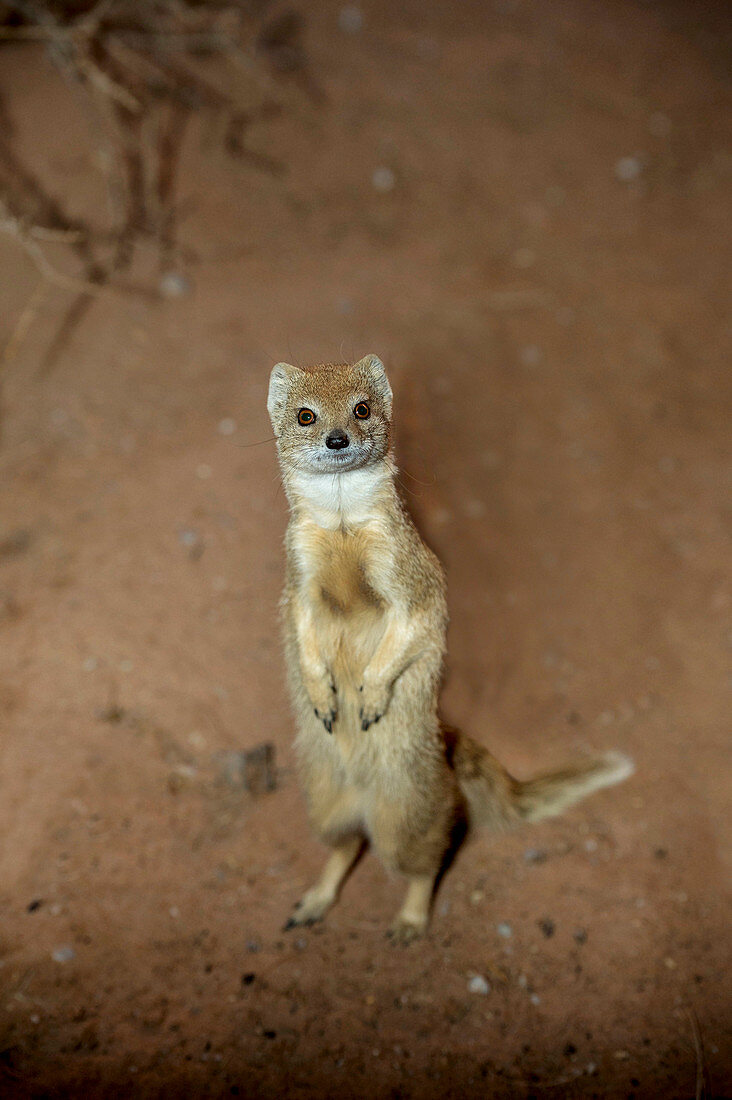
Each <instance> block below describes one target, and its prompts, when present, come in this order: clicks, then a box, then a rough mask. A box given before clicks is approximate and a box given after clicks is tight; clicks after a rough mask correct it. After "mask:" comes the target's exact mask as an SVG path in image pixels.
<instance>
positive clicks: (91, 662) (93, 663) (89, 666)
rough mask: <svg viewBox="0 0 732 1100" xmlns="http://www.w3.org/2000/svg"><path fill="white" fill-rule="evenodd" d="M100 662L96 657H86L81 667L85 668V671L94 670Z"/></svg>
mask: <svg viewBox="0 0 732 1100" xmlns="http://www.w3.org/2000/svg"><path fill="white" fill-rule="evenodd" d="M98 664H99V662H98V661H97V659H96V657H86V658H85V660H84V661H83V663H82V666H81V667H82V668H83V669H84V672H94V671H95V670H96V668H97V665H98Z"/></svg>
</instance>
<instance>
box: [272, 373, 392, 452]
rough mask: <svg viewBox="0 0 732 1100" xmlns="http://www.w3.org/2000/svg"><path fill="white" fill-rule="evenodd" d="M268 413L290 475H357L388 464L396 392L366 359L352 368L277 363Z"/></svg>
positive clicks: (384, 375)
mask: <svg viewBox="0 0 732 1100" xmlns="http://www.w3.org/2000/svg"><path fill="white" fill-rule="evenodd" d="M267 410H268V412H269V416H270V419H271V421H272V427H273V429H274V433H275V437H276V439H277V449H278V451H279V454H280V461H281V463H282V465H283V467H284V468H285V469H293V470H299V471H301V472H302V473H308V474H332V473H341V472H345V471H347V470H358V469H361V468H363V467H364V466H368V465H370V464H371V463H373V462H378V461H379V460H380V459H382V458H384V457H385V455H386V454H388V451H389V445H390V440H391V387H390V386H389V382H388V379H387V377H386V372H385V370H384V365H383V363H382V362H381V360H380V359H378V358H377V357H376V356H375V355H367V356H365V357H364V358H363V359H360V360H359V362H358V363H354V364H353V366H350V365H348V364H333V363H324V364H321V365H319V366H315V367H306V368H304V369H303V368H300V367H292V366H290V364H289V363H278V364H277V366H275V367H274V368H273V369H272V374H271V376H270V380H269V396H268V398H267Z"/></svg>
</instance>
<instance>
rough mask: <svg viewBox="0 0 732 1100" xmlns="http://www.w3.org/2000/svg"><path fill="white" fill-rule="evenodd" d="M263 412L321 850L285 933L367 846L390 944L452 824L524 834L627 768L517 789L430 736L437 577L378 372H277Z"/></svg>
mask: <svg viewBox="0 0 732 1100" xmlns="http://www.w3.org/2000/svg"><path fill="white" fill-rule="evenodd" d="M267 408H268V411H269V415H270V418H271V420H272V426H273V428H274V433H275V438H276V440H277V450H278V453H279V459H280V465H281V468H282V478H283V482H284V487H285V492H286V493H287V498H288V501H289V504H290V509H291V519H290V523H289V526H288V529H287V536H286V542H285V545H286V552H287V571H286V583H285V590H284V595H283V601H282V602H283V611H284V628H285V649H286V659H287V669H288V673H289V681H290V688H291V691H292V696H293V701H294V708H295V714H296V718H297V725H298V732H297V739H296V748H297V753H298V758H299V764H300V771H301V777H302V781H303V785H304V788H305V795H306V799H307V804H308V810H309V814H310V819H311V822H312V825H313V827H314V829H315V831H316V833H317V834H318V836H319V837H320V838H321V840H323V841H324V842H325V843H326V844H327V845H329V846H330V847H331V848H332V849H333V851H332V854H331V856H330V858H329V860H328V862H327V863H326V866H325V869H324V871H323V874H322V876H321V878H320V880H319V881H318V882H317V883H316V885H315V886H313V888H312V889H311V890H308V891H307V893H306V894H305V895H304V897H303V898H302V899H301V901H299V902H298V904H297V905H296V907H295V911H294V913H293V915H292V917H291V919H290V920H289V921H288V923H287V925H286V927H292V926H293V925H298V924H311V923H312V922H314V921H317V920H320V919H321V918H322V917H323V916H324V915H325V913H326V912H327V910H328V909H329V908H330V906H331V905H332V904H333V902H334V901H335V900H336V897H337V895H338V891H339V888H340V886H341V884H342V882H343V880H344V878H345V877H346V875H347V874H348V871H349V870H350V868H351V866H352V865H353V863H354V862H355V860H356V858H357V857H358V855H359V853H360V851H361V848H362V847H363V845H364V844H365V843H367V842H368V843H370V844H371V845H373V847H374V848H375V850H376V851H377V853H378V854H379V856H380V857H381V859H382V860H383V862H384V863H385V864H386V866H387V867H389V868H391V869H393V870H396V871H398V872H400V873H401V874H402V875H405V876H406V878H407V881H408V889H407V894H406V899H405V901H404V904H403V906H402V908H401V910H400V912H399V914H398V916H397V918H396V921H395V922H394V924H393V925H392V928H391V934H392V935H393V936H394V937H395V938H396V939H397V940H399V941H401V942H409V940H411V939H414V938H415V937H416V936H419V935H421V934H422V933H423V932H424V931H425V929H426V927H427V922H428V918H429V911H430V904H431V899H432V894H433V890H434V887H435V882H436V879H437V877H438V875H439V873H440V870H441V868H442V867H443V864H444V863H445V861H446V859H447V857H448V853H449V852H450V851H451V850H452V849H453V847H454V843H455V839H456V837H457V836H458V835H459V833H460V831H461V829H463V831H464V827H465V826H467V827H470V826H473V825H491V826H493V827H497V828H501V827H504V828H505V827H506V826H509V825H512V824H515V823H519V822H521V821H537V820H538V819H540V818H542V817H548V816H551V815H553V814H556V813H559V812H560V811H561V810H563V809H564V808H565V807H566V806H569V805H570V804H571V803H573V802H576V801H577V800H578V799H580V798H582V797H583V796H584V795H586V794H588V793H589V792H591V791H594V790H597V789H599V788H600V787H605V786H608V785H609V784H611V783H617V782H619V781H620V780H621V779H624V778H625V777H626V776H627V775H629V774H630V773H631V771H632V764H631V762H630V761H629V760H628V759H627V758H625V757H623V756H621V755H619V754H609V755H607V756H604V757H602V758H601V759H598V760H589V761H587V762H583V763H579V764H577V765H575V766H573V767H570V768H568V769H566V770H565V771H563V772H557V773H554V774H552V775H547V776H542V777H540V778H537V779H533V780H530V781H529V782H525V783H522V782H519V781H518V780H516V779H513V778H512V777H511V776H510V775H509V774H508V773H507V772H506V771H505V770H504V769H503V768H502V767H501V765H500V764H499V763H498V761H497V760H495V759H494V758H493V757H492V756H491V755H490V753H489V752H488V751H487V750H486V749H484V748H483V747H482V746H481V745H478V744H477V743H476V742H475V741H473V740H471V739H470V738H469V737H466V736H465V735H464V734H462V733H458V732H456V731H454V730H450V729H447V728H446V727H444V726H443V725H442V724H441V722H440V719H439V717H438V713H437V697H438V688H439V681H440V673H441V667H442V660H443V655H444V651H445V628H446V624H447V609H446V602H445V579H444V574H443V571H442V567H441V565H440V563H439V562H438V560H437V558H436V557H435V556H434V555H433V554H432V553H431V551H430V550H428V549H427V547H426V546H425V545H424V543H423V542H422V540H421V539H420V537H419V535H418V534H417V531H416V529H415V527H414V526H413V524H412V522H411V520H410V518H409V516H408V515H407V513H406V511H405V509H404V507H403V505H402V502H401V500H400V498H399V495H398V493H397V489H396V486H395V482H394V473H395V468H394V465H393V459H392V454H391V435H392V432H391V413H392V393H391V388H390V386H389V382H388V380H387V377H386V373H385V371H384V367H383V365H382V363H381V361H380V360H379V359H378V358H377V357H376V356H375V355H367V356H366V357H365V358H364V359H361V360H360V361H359V362H358V363H356V364H354V365H353V366H351V365H346V364H339V365H333V364H324V365H321V366H314V367H308V368H307V369H301V368H298V367H293V366H290V365H289V364H287V363H278V364H277V366H275V367H274V369H273V370H272V375H271V378H270V386H269V397H268V401H267Z"/></svg>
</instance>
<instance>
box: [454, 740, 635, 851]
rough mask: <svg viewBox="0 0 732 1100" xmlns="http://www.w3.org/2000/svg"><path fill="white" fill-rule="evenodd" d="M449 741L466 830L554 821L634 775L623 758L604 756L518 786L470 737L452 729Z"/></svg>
mask: <svg viewBox="0 0 732 1100" xmlns="http://www.w3.org/2000/svg"><path fill="white" fill-rule="evenodd" d="M450 737H452V739H453V741H452V752H451V758H452V765H453V767H454V769H455V774H456V776H457V780H458V784H459V786H460V789H461V791H462V793H463V795H464V797H465V800H466V802H467V808H468V820H469V823H470V825H471V826H486V825H487V826H490V827H492V828H494V829H506V828H511V827H513V826H515V825H520V824H521V822H523V821H541V820H542V819H543V818H545V817H554V816H555V815H556V814H560V813H562V811H563V810H566V809H567V807H568V806H571V805H573V804H574V803H575V802H579V801H580V799H582V798H584V797H585V796H586V795H588V794H592V792H593V791H599V790H600V789H601V788H602V787H610V786H612V784H613V783H620V782H622V780H623V779H627V777H628V776H629V775H632V774H633V771H634V766H633V762H632V760H631V759H630V758H629V757H627V756H624V755H623V754H622V753H619V752H608V753H605V754H604V755H603V756H601V757H596V758H594V759H589V760H580V761H578V762H577V763H576V764H572V765H570V766H569V767H566V768H562V769H561V770H560V771H555V772H550V773H548V774H546V775H539V776H536V778H534V779H529V780H527V781H526V782H524V783H522V782H521V781H520V780H518V779H514V778H513V776H511V775H509V774H508V772H507V771H506V769H505V768H504V767H503V766H502V765H501V764H499V762H498V761H497V760H496V759H495V757H494V756H492V755H491V754H490V753H489V752H488V750H487V749H484V748H483V746H482V745H479V744H478V743H477V742H476V741H473V739H472V738H470V737H467V736H466V735H465V734H463V733H457V732H453V731H450ZM449 744H450V739H449V738H448V745H449Z"/></svg>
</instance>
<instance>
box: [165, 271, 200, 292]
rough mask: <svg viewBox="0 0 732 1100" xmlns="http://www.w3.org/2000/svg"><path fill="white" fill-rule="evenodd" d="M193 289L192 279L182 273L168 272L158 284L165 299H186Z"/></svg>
mask: <svg viewBox="0 0 732 1100" xmlns="http://www.w3.org/2000/svg"><path fill="white" fill-rule="evenodd" d="M191 289H192V288H191V281H190V279H189V278H187V276H185V275H184V274H183V273H182V272H180V271H166V272H164V274H162V275H161V276H160V280H159V282H158V290H159V291H160V293H161V294H162V296H163V297H164V298H185V296H186V295H187V294H190V293H191Z"/></svg>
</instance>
